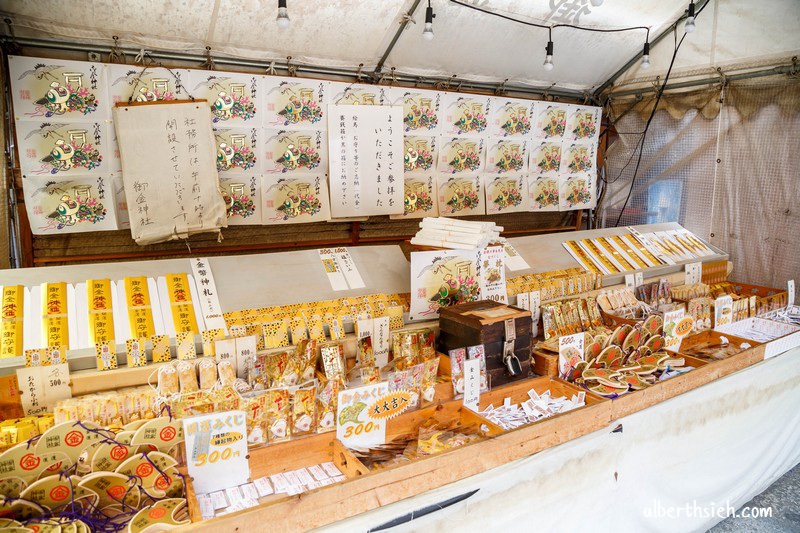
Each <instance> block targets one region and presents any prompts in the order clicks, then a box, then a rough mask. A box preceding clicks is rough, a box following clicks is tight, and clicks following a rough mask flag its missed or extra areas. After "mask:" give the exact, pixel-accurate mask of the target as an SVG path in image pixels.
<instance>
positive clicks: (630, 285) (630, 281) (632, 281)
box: [625, 274, 636, 289]
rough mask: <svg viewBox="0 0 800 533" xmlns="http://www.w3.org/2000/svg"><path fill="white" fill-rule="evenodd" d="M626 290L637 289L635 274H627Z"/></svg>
mask: <svg viewBox="0 0 800 533" xmlns="http://www.w3.org/2000/svg"><path fill="white" fill-rule="evenodd" d="M625 288H626V289H635V288H636V278H635V277H634V275H633V274H625Z"/></svg>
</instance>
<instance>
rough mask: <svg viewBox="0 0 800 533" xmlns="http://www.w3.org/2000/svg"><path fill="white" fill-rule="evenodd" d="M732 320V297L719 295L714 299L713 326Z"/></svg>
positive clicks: (722, 324)
mask: <svg viewBox="0 0 800 533" xmlns="http://www.w3.org/2000/svg"><path fill="white" fill-rule="evenodd" d="M732 321H733V297H732V296H720V297H719V298H717V299H716V300H714V327H715V328H717V327H719V326H724V325H726V324H730V323H731V322H732Z"/></svg>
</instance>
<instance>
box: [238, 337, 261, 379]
mask: <svg viewBox="0 0 800 533" xmlns="http://www.w3.org/2000/svg"><path fill="white" fill-rule="evenodd" d="M255 356H256V336H255V335H248V336H247V337H238V338H237V339H236V377H239V378H241V379H246V378H247V360H248V359H251V358H254V357H255Z"/></svg>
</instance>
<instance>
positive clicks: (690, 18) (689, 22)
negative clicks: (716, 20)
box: [683, 2, 694, 33]
mask: <svg viewBox="0 0 800 533" xmlns="http://www.w3.org/2000/svg"><path fill="white" fill-rule="evenodd" d="M686 15H687V16H686V24H685V25H684V26H683V31H685V32H686V33H692V32H693V31H694V2H689V10H688V11H687V13H686Z"/></svg>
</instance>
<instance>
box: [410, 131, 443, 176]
mask: <svg viewBox="0 0 800 533" xmlns="http://www.w3.org/2000/svg"><path fill="white" fill-rule="evenodd" d="M436 141H437V138H436V137H416V136H415V137H405V138H404V139H403V171H404V172H405V174H424V173H430V172H431V171H433V170H436V158H437V156H438V153H437V152H436Z"/></svg>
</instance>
